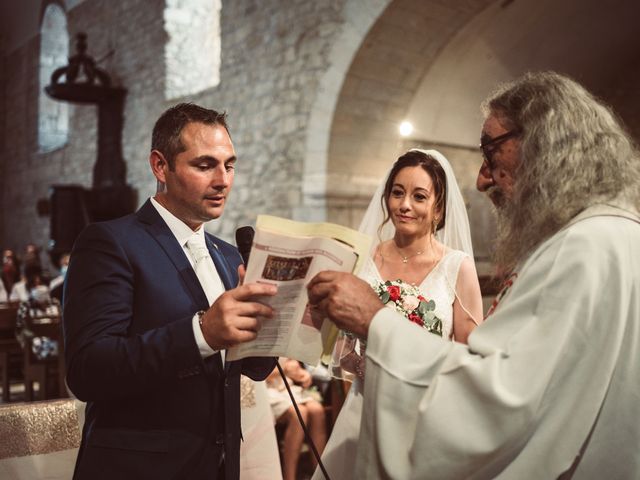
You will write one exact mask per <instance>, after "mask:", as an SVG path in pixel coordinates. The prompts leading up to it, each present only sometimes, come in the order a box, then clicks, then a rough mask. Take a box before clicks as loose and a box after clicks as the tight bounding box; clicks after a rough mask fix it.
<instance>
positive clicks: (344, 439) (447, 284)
mask: <svg viewBox="0 0 640 480" xmlns="http://www.w3.org/2000/svg"><path fill="white" fill-rule="evenodd" d="M465 257H468V255H467V254H466V253H464V252H461V251H459V250H451V249H448V250H447V251H446V252H445V254H444V256H443V257H442V258H441V259H440V261H439V262H438V264H437V265H436V266H435V267H434V268H433V270H431V272H429V274H428V275H427V276H426V277H425V278H424V280H423V281H422V283H421V284H420V285H419V288H420V291H421V293H422V295H423V296H424V297H425V298H426V299H427V300H434V301H435V303H436V309H435V311H436V315H437V316H438V317H439V318H440V319H441V320H442V336H443V337H444V338H450V339H452V340H453V338H452V335H453V302H454V300H455V285H456V280H457V278H458V271H459V270H460V264H461V263H462V261H463V260H464V258H465ZM359 276H360V277H361V278H363V279H364V280H366V281H367V282H370V283H372V284H373V283H374V282H382V281H384V280H385V279H383V278H381V277H380V273H379V272H378V269H377V268H376V266H375V264H374V263H373V260H371V259H369V260H368V261H367V263H366V264H365V265H364V266H363V268H362V271H361V272H360V275H359ZM388 280H391V279H388ZM393 280H395V279H393ZM407 321H409V320H407ZM416 328H417V329H419V328H420V327H418V326H417V325H416ZM424 334H425V335H429V334H428V333H427V332H425V333H424ZM365 379H366V372H365ZM362 393H363V385H362V383H361V381H360V379H359V378H357V377H356V379H355V381H354V382H353V385H352V386H351V388H350V389H349V394H348V395H347V398H346V400H345V402H344V404H343V406H342V409H341V410H340V414H339V415H338V418H337V419H336V423H335V425H334V426H333V431H332V433H331V437H330V438H329V441H328V443H327V446H326V447H325V449H324V452H323V454H322V463H323V464H324V466H325V468H326V469H327V472H328V473H329V476H330V477H331V480H350V479H352V478H353V467H354V463H355V458H356V452H357V448H358V438H359V436H360V417H361V414H362ZM312 480H324V475H323V474H322V471H321V470H320V468H317V469H316V471H315V473H314V474H313V477H312Z"/></svg>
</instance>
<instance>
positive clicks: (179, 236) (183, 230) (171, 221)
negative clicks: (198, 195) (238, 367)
mask: <svg viewBox="0 0 640 480" xmlns="http://www.w3.org/2000/svg"><path fill="white" fill-rule="evenodd" d="M151 204H152V205H153V206H154V207H155V209H156V210H157V211H158V213H159V214H160V216H161V217H162V219H163V220H164V221H165V223H166V224H167V226H168V227H169V230H171V233H173V235H174V236H175V237H176V240H177V241H178V243H179V244H180V246H181V247H182V251H183V252H184V254H185V255H186V257H187V259H188V260H189V263H190V264H191V266H192V267H194V266H195V265H194V260H193V258H192V256H191V254H190V253H189V250H188V249H187V240H189V238H191V237H192V236H193V235H194V234H196V235H201V236H202V237H203V238H204V227H202V226H200V228H199V229H198V230H197V231H195V232H194V231H193V230H191V228H190V227H189V226H188V225H187V224H186V223H184V222H183V221H182V220H180V219H179V218H178V217H176V216H175V215H174V214H173V213H171V212H170V211H169V210H167V209H166V208H164V207H163V206H162V205H160V203H158V201H157V200H156V199H155V198H153V197H151ZM209 261H210V262H211V267H212V268H213V272H215V278H216V279H217V281H218V286H219V288H218V292H217V295H215V298H217V297H219V296H220V295H221V294H222V293H223V292H224V285H223V283H222V280H221V279H220V275H218V271H217V270H216V268H215V265H214V264H213V260H212V259H211V258H210V257H209ZM199 320H200V319H199V317H198V315H197V314H196V315H194V316H193V319H192V326H193V336H194V337H195V340H196V343H197V344H198V349H199V350H200V355H201V356H202V358H206V357H209V356H211V355H214V354H215V353H217V352H218V351H217V350H214V349H213V348H211V347H210V346H209V344H208V343H207V342H206V340H205V339H204V335H203V334H202V329H201V328H200V322H199ZM220 354H221V355H222V360H223V362H224V351H221V352H220Z"/></svg>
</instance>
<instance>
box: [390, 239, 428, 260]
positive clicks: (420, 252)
mask: <svg viewBox="0 0 640 480" xmlns="http://www.w3.org/2000/svg"><path fill="white" fill-rule="evenodd" d="M393 246H394V247H395V248H396V251H397V252H398V255H400V257H402V263H408V262H409V259H410V258H413V257H417V256H418V255H422V254H423V253H424V250H420V251H418V252H416V253H412V254H411V255H406V256H405V255H403V254H402V252H401V251H400V249H399V248H398V246H397V245H396V244H395V243H394V244H393Z"/></svg>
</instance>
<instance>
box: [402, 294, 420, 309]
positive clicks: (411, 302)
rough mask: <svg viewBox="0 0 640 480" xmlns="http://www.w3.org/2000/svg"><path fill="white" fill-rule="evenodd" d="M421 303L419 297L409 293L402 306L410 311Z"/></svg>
mask: <svg viewBox="0 0 640 480" xmlns="http://www.w3.org/2000/svg"><path fill="white" fill-rule="evenodd" d="M419 304H420V300H418V297H416V296H414V295H407V296H406V297H404V300H403V302H402V306H403V307H404V308H405V309H406V310H408V311H409V312H411V311H413V310H415V309H416V308H418V305H419Z"/></svg>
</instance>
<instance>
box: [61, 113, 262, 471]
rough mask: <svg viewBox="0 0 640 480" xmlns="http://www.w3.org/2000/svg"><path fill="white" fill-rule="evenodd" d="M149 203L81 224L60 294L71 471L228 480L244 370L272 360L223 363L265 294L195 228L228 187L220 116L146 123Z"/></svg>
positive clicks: (228, 160)
mask: <svg viewBox="0 0 640 480" xmlns="http://www.w3.org/2000/svg"><path fill="white" fill-rule="evenodd" d="M149 164H150V166H151V171H152V172H153V174H154V176H155V177H156V180H157V182H158V191H157V193H156V195H155V197H153V198H150V199H149V200H148V201H147V202H146V203H145V204H144V205H143V206H142V208H140V210H138V212H136V213H135V214H133V215H129V216H126V217H123V218H120V219H117V220H113V221H109V222H104V223H95V224H92V225H89V226H88V227H87V228H86V229H85V231H84V232H82V234H81V235H80V237H79V238H78V240H77V241H76V243H75V246H74V249H73V253H72V255H71V262H70V265H69V269H68V273H67V280H66V287H65V288H66V290H65V294H64V299H65V306H64V333H65V341H66V361H67V367H68V368H67V381H68V384H69V388H70V389H71V390H72V391H73V393H74V394H75V395H76V396H77V397H78V398H79V399H81V400H84V401H86V402H87V408H86V422H85V425H84V430H83V432H82V444H81V446H80V451H79V453H78V459H77V462H76V470H75V474H74V478H76V479H92V480H94V479H114V478H124V479H145V478H148V479H160V478H189V479H209V480H211V479H227V480H229V479H237V478H238V477H239V448H240V436H241V434H240V387H239V385H240V374H241V373H243V374H245V375H247V376H249V377H251V378H253V379H255V380H262V379H264V378H266V376H267V375H268V374H269V373H270V372H271V370H272V369H273V367H274V366H275V359H269V358H247V359H244V360H240V361H235V362H226V361H225V360H224V350H225V349H226V348H228V347H230V346H232V345H236V344H238V343H241V342H246V341H248V340H251V339H253V338H255V336H256V332H257V330H258V329H259V328H260V324H259V322H258V320H257V317H258V316H266V317H270V316H272V314H273V312H272V310H271V308H270V307H267V306H265V305H262V304H260V303H256V302H253V301H251V298H252V297H254V296H256V295H273V294H274V293H275V288H274V287H272V286H269V285H266V284H263V285H259V284H246V285H243V286H240V287H236V285H238V266H239V265H240V264H241V262H242V260H241V258H240V255H239V254H238V252H237V250H236V249H235V248H234V247H233V246H231V245H229V244H228V243H226V242H224V241H222V240H220V239H219V238H216V237H214V236H213V235H210V234H208V233H206V232H205V231H204V228H203V223H204V222H207V221H209V220H212V219H216V218H219V217H220V216H221V215H222V213H223V210H224V207H225V205H226V202H227V197H228V195H229V192H230V190H231V186H232V185H233V178H234V168H235V164H236V155H235V151H234V148H233V144H232V143H231V138H230V137H229V132H228V129H227V124H226V119H225V115H224V114H220V113H218V112H216V111H214V110H208V109H205V108H202V107H199V106H197V105H193V104H180V105H176V106H175V107H173V108H170V109H169V110H167V111H166V112H164V113H163V114H162V116H161V117H160V118H159V119H158V121H157V122H156V125H155V127H154V129H153V136H152V144H151V154H150V156H149Z"/></svg>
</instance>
